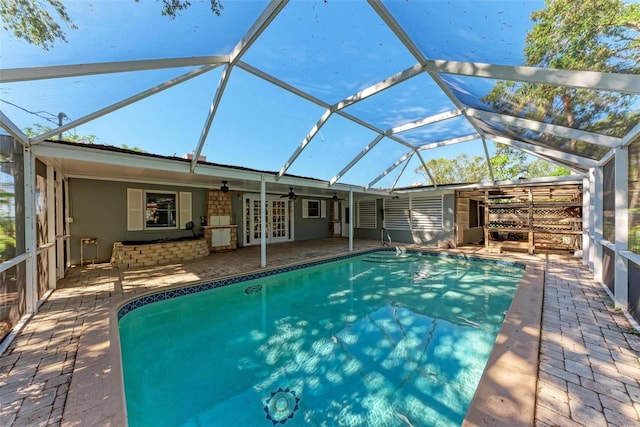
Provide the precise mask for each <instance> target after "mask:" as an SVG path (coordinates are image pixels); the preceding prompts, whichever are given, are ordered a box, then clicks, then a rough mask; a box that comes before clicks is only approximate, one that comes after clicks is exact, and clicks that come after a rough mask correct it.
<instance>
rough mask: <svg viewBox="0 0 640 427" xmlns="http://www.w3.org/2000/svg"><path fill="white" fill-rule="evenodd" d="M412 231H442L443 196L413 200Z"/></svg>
mask: <svg viewBox="0 0 640 427" xmlns="http://www.w3.org/2000/svg"><path fill="white" fill-rule="evenodd" d="M411 229H412V230H428V231H439V230H442V196H436V197H419V198H412V199H411Z"/></svg>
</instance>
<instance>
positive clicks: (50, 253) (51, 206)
mask: <svg viewBox="0 0 640 427" xmlns="http://www.w3.org/2000/svg"><path fill="white" fill-rule="evenodd" d="M55 188H56V182H55V174H54V170H53V166H50V165H47V244H48V245H50V246H49V248H48V249H47V268H48V269H49V284H48V286H47V287H48V288H49V289H55V288H56V215H55V212H56V196H55Z"/></svg>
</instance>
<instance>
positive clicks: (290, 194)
mask: <svg viewBox="0 0 640 427" xmlns="http://www.w3.org/2000/svg"><path fill="white" fill-rule="evenodd" d="M285 197H288V198H289V200H295V199H296V198H297V197H298V196H296V193H294V192H293V187H289V193H288V194H284V195H282V196H280V198H281V199H284V198H285Z"/></svg>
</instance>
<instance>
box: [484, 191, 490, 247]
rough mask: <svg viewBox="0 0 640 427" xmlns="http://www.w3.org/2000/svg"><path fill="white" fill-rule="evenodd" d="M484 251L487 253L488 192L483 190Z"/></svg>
mask: <svg viewBox="0 0 640 427" xmlns="http://www.w3.org/2000/svg"><path fill="white" fill-rule="evenodd" d="M483 215H484V251H485V252H489V190H484V213H483Z"/></svg>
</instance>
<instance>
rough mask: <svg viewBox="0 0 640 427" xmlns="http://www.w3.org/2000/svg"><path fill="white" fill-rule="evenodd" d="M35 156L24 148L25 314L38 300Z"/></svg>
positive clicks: (32, 308)
mask: <svg viewBox="0 0 640 427" xmlns="http://www.w3.org/2000/svg"><path fill="white" fill-rule="evenodd" d="M35 184H36V156H35V155H34V154H33V152H32V151H31V148H30V147H25V149H24V228H25V233H24V237H25V239H24V241H25V253H26V254H27V259H26V260H25V270H26V271H25V282H26V283H25V285H26V287H25V303H26V307H25V314H31V313H35V312H36V310H37V302H38V292H37V289H38V283H37V280H38V262H37V261H38V260H37V248H38V242H37V236H36V206H35V202H36V195H35Z"/></svg>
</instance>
